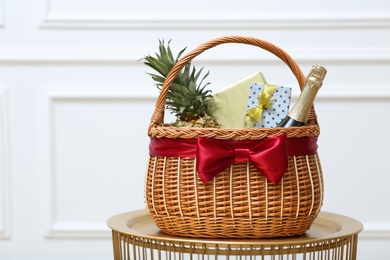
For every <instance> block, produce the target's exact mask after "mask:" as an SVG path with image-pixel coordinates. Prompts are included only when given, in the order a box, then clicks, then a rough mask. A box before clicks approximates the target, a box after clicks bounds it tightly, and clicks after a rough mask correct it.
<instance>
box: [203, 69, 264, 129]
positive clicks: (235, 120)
mask: <svg viewBox="0 0 390 260" xmlns="http://www.w3.org/2000/svg"><path fill="white" fill-rule="evenodd" d="M254 82H259V83H266V81H265V79H264V76H263V74H262V73H261V72H256V73H254V74H252V75H250V76H248V77H247V78H244V79H243V80H241V81H239V82H237V83H235V84H232V85H230V86H228V87H226V88H224V89H222V90H220V91H218V92H215V93H213V98H214V100H213V101H211V102H210V105H209V108H208V110H207V113H208V114H209V115H210V116H212V117H213V118H215V119H216V121H217V122H218V123H219V124H220V125H221V127H222V128H243V127H244V120H243V118H244V117H245V114H246V113H247V103H248V95H249V94H250V86H251V84H252V83H254Z"/></svg>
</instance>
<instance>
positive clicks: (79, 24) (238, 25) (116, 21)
mask: <svg viewBox="0 0 390 260" xmlns="http://www.w3.org/2000/svg"><path fill="white" fill-rule="evenodd" d="M389 17H390V14H389V15H383V16H376V15H372V16H367V15H364V14H362V15H361V16H351V15H350V14H349V13H346V14H344V15H340V16H334V17H329V16H326V17H320V16H308V15H306V16H305V15H303V16H293V15H288V14H287V15H284V16H278V17H272V16H267V15H262V17H260V18H258V17H257V18H251V19H250V20H248V18H247V17H246V16H244V15H243V16H242V17H233V18H230V19H226V17H225V16H224V17H216V16H214V15H213V16H211V15H210V16H206V17H205V16H203V17H202V18H201V19H200V18H198V17H196V16H193V15H191V14H188V15H186V16H181V17H180V16H179V17H178V16H177V14H169V13H165V14H153V17H150V14H148V13H141V14H140V13H133V14H129V15H126V16H120V15H117V14H109V15H107V14H105V15H104V16H100V15H93V14H88V13H85V14H78V15H74V14H72V13H56V12H48V13H47V14H46V16H45V18H44V20H43V21H42V23H41V28H50V29H61V28H73V29H92V28H94V29H150V28H153V29H189V30H198V29H209V30H214V29H283V30H285V29H296V30H302V29H313V28H315V29H355V28H389V27H390V18H389Z"/></svg>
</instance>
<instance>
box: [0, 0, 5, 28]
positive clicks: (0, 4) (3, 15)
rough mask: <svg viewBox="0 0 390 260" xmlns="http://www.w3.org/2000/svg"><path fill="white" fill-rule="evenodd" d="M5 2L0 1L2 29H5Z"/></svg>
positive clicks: (0, 24) (0, 25)
mask: <svg viewBox="0 0 390 260" xmlns="http://www.w3.org/2000/svg"><path fill="white" fill-rule="evenodd" d="M4 2H5V0H0V29H1V28H4V27H5V4H4Z"/></svg>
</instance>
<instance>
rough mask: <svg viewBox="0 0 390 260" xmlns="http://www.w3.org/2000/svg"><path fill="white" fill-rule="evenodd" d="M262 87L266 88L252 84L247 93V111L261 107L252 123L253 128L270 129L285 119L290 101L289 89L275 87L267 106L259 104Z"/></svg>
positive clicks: (260, 84) (259, 84) (258, 84)
mask: <svg viewBox="0 0 390 260" xmlns="http://www.w3.org/2000/svg"><path fill="white" fill-rule="evenodd" d="M264 86H267V85H265V84H263V83H252V84H251V86H250V91H249V98H248V105H247V109H248V111H249V110H250V109H251V108H257V107H261V110H259V111H260V113H261V114H260V115H259V118H258V119H257V120H255V121H256V122H255V121H254V122H255V123H254V127H255V128H259V127H261V128H264V127H266V128H272V127H275V126H277V124H278V123H279V122H280V121H282V119H283V118H284V117H286V115H287V113H288V111H289V108H290V100H291V88H288V87H283V86H275V88H276V89H275V90H274V92H273V91H271V92H273V95H272V93H269V94H270V95H272V97H271V98H270V100H269V101H268V103H267V105H263V106H262V105H261V104H259V103H261V101H260V102H259V95H260V94H261V93H262V92H263V89H264Z"/></svg>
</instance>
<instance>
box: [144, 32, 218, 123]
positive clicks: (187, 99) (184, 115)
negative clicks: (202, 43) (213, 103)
mask: <svg viewBox="0 0 390 260" xmlns="http://www.w3.org/2000/svg"><path fill="white" fill-rule="evenodd" d="M170 42H171V41H168V44H167V46H165V43H164V41H163V40H162V41H161V40H159V52H158V53H155V57H153V56H151V55H147V56H145V57H144V64H145V65H147V66H149V67H150V68H152V69H154V70H155V71H156V72H157V74H155V73H148V74H149V75H150V76H151V77H152V79H153V80H154V81H155V82H156V86H157V88H158V89H160V90H161V87H162V85H163V84H164V81H165V78H166V76H167V75H168V73H169V71H170V70H171V69H172V68H173V66H174V65H175V64H176V62H177V61H178V60H179V58H180V57H181V55H182V54H183V52H184V51H185V50H186V48H184V49H182V50H181V51H180V52H179V53H178V54H177V55H176V57H174V55H173V53H172V51H171V48H170V46H169V44H170ZM202 72H203V68H201V69H199V71H197V70H196V69H195V67H194V66H192V65H191V63H187V64H186V65H185V66H184V68H183V69H182V70H181V71H180V73H179V74H178V75H177V77H176V79H175V80H174V81H173V83H172V84H171V86H170V89H169V91H168V94H167V100H166V107H167V108H168V109H169V110H170V111H171V113H173V114H175V115H176V117H177V118H178V119H179V120H185V121H189V120H192V119H196V118H198V117H202V116H205V115H206V110H207V108H208V105H209V101H210V100H211V99H212V95H211V90H205V88H206V86H208V85H209V84H210V83H206V84H204V83H203V82H204V80H205V78H206V77H207V76H208V75H209V72H207V73H206V74H205V75H204V76H203V77H202V78H201V74H202ZM200 78H201V79H200ZM199 79H200V82H199V83H197V82H198V80H199ZM202 85H203V86H202Z"/></svg>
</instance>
